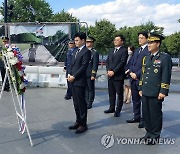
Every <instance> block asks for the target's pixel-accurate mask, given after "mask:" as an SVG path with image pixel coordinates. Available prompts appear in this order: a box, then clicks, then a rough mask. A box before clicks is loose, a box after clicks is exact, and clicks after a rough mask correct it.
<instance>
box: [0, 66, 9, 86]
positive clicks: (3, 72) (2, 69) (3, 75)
mask: <svg viewBox="0 0 180 154" xmlns="http://www.w3.org/2000/svg"><path fill="white" fill-rule="evenodd" d="M0 70H1V77H2V83H3V82H4V78H5V75H6V69H5V68H4V67H0ZM4 89H9V81H8V78H7V79H6V83H5V87H4Z"/></svg>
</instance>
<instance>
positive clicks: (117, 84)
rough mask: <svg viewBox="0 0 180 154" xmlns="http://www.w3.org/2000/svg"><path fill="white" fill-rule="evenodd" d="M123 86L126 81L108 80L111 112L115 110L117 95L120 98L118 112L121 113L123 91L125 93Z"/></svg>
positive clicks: (118, 99)
mask: <svg viewBox="0 0 180 154" xmlns="http://www.w3.org/2000/svg"><path fill="white" fill-rule="evenodd" d="M123 85H124V80H114V79H109V80H108V92H109V103H110V107H109V109H110V110H115V106H116V94H117V95H118V97H117V106H116V110H118V111H119V112H120V111H121V109H122V106H123V91H124V89H123Z"/></svg>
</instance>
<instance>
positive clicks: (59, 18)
mask: <svg viewBox="0 0 180 154" xmlns="http://www.w3.org/2000/svg"><path fill="white" fill-rule="evenodd" d="M51 21H52V22H78V21H79V20H78V19H77V18H76V17H73V16H72V14H70V13H68V12H65V11H64V9H63V10H62V11H61V12H58V13H55V14H54V15H53V16H52V19H51Z"/></svg>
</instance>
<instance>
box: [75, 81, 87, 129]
mask: <svg viewBox="0 0 180 154" xmlns="http://www.w3.org/2000/svg"><path fill="white" fill-rule="evenodd" d="M72 96H73V103H74V109H75V113H76V122H77V123H78V124H79V125H81V126H86V124H87V104H86V101H85V87H83V86H74V85H73V84H72Z"/></svg>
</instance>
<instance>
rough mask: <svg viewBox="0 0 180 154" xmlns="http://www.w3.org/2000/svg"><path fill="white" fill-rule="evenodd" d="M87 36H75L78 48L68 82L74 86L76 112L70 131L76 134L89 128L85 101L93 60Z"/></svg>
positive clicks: (81, 33) (83, 34) (73, 58)
mask: <svg viewBox="0 0 180 154" xmlns="http://www.w3.org/2000/svg"><path fill="white" fill-rule="evenodd" d="M85 43H86V34H85V33H83V32H79V33H77V34H76V35H75V45H76V47H77V49H76V51H75V52H74V54H73V57H72V61H71V67H70V72H69V74H68V81H69V82H71V84H72V96H73V103H74V109H75V112H76V122H75V123H74V125H72V126H69V129H76V131H75V133H77V134H78V133H82V132H85V131H86V130H87V129H88V128H87V104H86V100H85V87H86V78H87V77H86V69H87V67H88V64H89V61H90V59H91V51H90V50H88V48H86V46H85Z"/></svg>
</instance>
